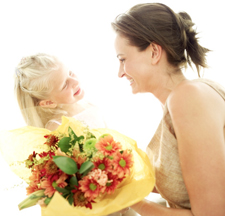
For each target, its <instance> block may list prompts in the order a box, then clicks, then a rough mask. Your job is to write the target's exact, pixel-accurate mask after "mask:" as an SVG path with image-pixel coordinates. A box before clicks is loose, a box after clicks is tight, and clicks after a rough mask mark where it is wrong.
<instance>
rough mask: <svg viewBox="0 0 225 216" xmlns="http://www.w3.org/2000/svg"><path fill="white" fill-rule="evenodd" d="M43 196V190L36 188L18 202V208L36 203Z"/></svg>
mask: <svg viewBox="0 0 225 216" xmlns="http://www.w3.org/2000/svg"><path fill="white" fill-rule="evenodd" d="M42 197H45V194H44V190H38V191H35V192H33V193H32V194H30V195H29V196H28V197H27V198H26V199H25V200H23V201H22V202H21V203H19V205H18V207H19V210H22V209H25V208H28V207H31V206H34V205H36V204H37V202H38V200H39V199H41V198H42Z"/></svg>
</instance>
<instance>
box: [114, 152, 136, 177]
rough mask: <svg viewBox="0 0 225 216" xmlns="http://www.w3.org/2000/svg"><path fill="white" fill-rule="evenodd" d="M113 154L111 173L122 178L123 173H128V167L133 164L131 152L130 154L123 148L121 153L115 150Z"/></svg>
mask: <svg viewBox="0 0 225 216" xmlns="http://www.w3.org/2000/svg"><path fill="white" fill-rule="evenodd" d="M113 156H114V160H113V166H114V171H113V174H115V175H118V177H119V178H122V177H123V176H124V175H129V174H130V168H131V167H132V166H133V158H132V154H130V153H129V152H128V151H127V150H124V151H123V153H122V154H121V153H120V152H117V153H116V154H114V155H113Z"/></svg>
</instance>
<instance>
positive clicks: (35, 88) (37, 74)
mask: <svg viewBox="0 0 225 216" xmlns="http://www.w3.org/2000/svg"><path fill="white" fill-rule="evenodd" d="M58 69H59V60H58V59H57V58H56V57H55V56H52V55H48V54H44V53H39V54H36V55H32V56H28V57H24V58H22V60H21V61H20V63H19V64H18V65H17V67H16V71H15V76H14V78H15V85H14V91H15V95H16V98H17V101H18V104H19V108H20V110H21V113H22V115H23V118H24V120H25V122H26V124H27V125H29V126H34V127H41V128H43V127H45V125H46V123H47V122H48V121H49V120H50V119H53V118H54V116H56V115H59V114H61V115H66V114H67V113H66V111H64V110H63V109H62V107H59V106H58V107H56V108H45V107H41V106H39V102H40V101H41V100H45V99H48V98H49V96H50V93H51V91H52V90H53V86H52V82H51V77H52V74H53V73H54V71H56V70H58Z"/></svg>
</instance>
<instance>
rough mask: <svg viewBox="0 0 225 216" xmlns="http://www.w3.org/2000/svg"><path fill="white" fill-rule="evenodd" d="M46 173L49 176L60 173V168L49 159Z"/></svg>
mask: <svg viewBox="0 0 225 216" xmlns="http://www.w3.org/2000/svg"><path fill="white" fill-rule="evenodd" d="M45 169H46V173H47V174H48V175H51V174H54V173H56V172H57V171H58V166H57V165H56V164H55V162H54V161H53V160H52V159H49V161H48V162H47V163H46V165H45Z"/></svg>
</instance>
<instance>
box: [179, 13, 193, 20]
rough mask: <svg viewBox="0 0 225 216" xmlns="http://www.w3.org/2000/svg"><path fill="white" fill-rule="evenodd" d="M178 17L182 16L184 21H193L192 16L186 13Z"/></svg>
mask: <svg viewBox="0 0 225 216" xmlns="http://www.w3.org/2000/svg"><path fill="white" fill-rule="evenodd" d="M178 15H180V16H181V17H182V18H183V19H184V20H189V21H192V19H191V17H190V15H189V14H188V13H186V12H179V13H178Z"/></svg>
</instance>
